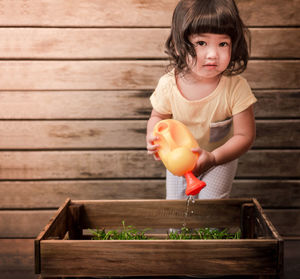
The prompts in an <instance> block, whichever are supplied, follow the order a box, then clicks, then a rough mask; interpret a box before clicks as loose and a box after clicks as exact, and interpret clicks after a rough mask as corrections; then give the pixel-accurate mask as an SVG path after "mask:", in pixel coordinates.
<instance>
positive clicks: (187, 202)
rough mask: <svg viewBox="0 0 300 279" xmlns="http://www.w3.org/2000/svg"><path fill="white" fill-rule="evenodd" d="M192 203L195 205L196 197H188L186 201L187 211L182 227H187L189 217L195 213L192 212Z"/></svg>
mask: <svg viewBox="0 0 300 279" xmlns="http://www.w3.org/2000/svg"><path fill="white" fill-rule="evenodd" d="M190 203H192V204H194V203H195V198H194V196H188V198H187V200H186V210H185V213H184V221H183V224H182V227H186V222H187V217H188V216H189V215H192V214H193V213H194V211H193V210H190Z"/></svg>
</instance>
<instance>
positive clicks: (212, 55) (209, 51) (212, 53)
mask: <svg viewBox="0 0 300 279" xmlns="http://www.w3.org/2000/svg"><path fill="white" fill-rule="evenodd" d="M217 56H218V52H217V49H216V48H215V47H213V46H211V47H208V48H207V53H206V57H207V58H210V59H212V58H216V57H217Z"/></svg>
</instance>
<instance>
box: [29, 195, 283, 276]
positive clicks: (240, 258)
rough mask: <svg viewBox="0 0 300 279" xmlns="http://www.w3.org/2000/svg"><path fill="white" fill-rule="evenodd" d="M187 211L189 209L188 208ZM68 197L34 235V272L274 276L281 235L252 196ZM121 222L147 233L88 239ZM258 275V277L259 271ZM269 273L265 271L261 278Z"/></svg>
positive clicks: (280, 263)
mask: <svg viewBox="0 0 300 279" xmlns="http://www.w3.org/2000/svg"><path fill="white" fill-rule="evenodd" d="M191 211H193V213H191ZM185 212H186V201H184V200H114V201H107V200H95V201H93V200H92V201H85V200H70V199H67V200H66V202H65V203H64V204H63V205H62V206H61V207H60V208H59V210H58V211H57V213H56V215H55V216H54V217H53V218H52V219H51V220H50V222H49V223H48V224H47V225H46V227H45V228H44V230H43V231H42V232H41V233H40V234H39V236H38V237H37V239H36V240H35V260H36V261H35V268H36V273H38V274H41V275H42V277H68V276H76V277H80V276H182V275H220V276H222V275H260V276H270V278H280V276H281V274H282V267H283V240H282V238H281V237H280V236H279V234H278V232H277V231H276V229H275V228H274V226H273V225H272V224H271V222H270V221H269V219H268V218H267V217H266V215H265V214H264V213H263V210H262V208H261V206H260V205H259V203H258V202H257V200H255V199H224V200H196V202H195V203H190V207H189V212H190V214H189V215H188V217H187V218H186V219H185ZM123 220H124V221H125V224H126V225H132V226H135V227H136V228H143V229H144V228H151V229H155V230H156V234H158V238H160V239H155V240H90V239H88V236H85V230H86V229H88V228H92V229H100V228H105V229H116V228H121V227H122V221H123ZM185 221H186V224H187V227H188V228H204V227H209V228H229V229H237V228H240V229H241V231H242V238H243V239H233V240H231V239H226V240H167V239H164V238H163V237H162V234H166V232H167V230H168V229H169V228H181V227H182V225H183V223H184V222H185ZM264 278H265V277H264ZM268 278H269V277H268Z"/></svg>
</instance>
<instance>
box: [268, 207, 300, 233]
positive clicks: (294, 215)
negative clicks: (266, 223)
mask: <svg viewBox="0 0 300 279" xmlns="http://www.w3.org/2000/svg"><path fill="white" fill-rule="evenodd" d="M265 212H266V214H267V216H268V217H269V219H270V220H271V222H272V223H273V225H274V226H275V227H276V229H277V230H278V232H279V234H280V235H282V236H290V237H293V236H299V235H300V233H299V232H300V209H282V210H279V209H266V210H265Z"/></svg>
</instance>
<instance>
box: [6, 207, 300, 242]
mask: <svg viewBox="0 0 300 279" xmlns="http://www.w3.org/2000/svg"><path fill="white" fill-rule="evenodd" d="M166 210H167V209H166ZM264 212H265V213H266V215H267V217H268V218H269V219H270V220H271V222H272V224H273V225H274V226H275V228H276V229H277V231H278V232H279V234H280V235H281V236H283V237H296V236H298V237H299V230H300V217H299V216H300V209H264ZM55 213H56V210H0V221H1V222H0V238H7V237H9V238H35V237H37V235H38V234H39V233H40V232H41V231H42V229H43V228H44V227H45V226H46V224H47V223H48V222H49V220H50V218H51V217H53V216H54V214H55ZM165 214H167V215H168V211H166V212H165ZM174 214H181V213H179V212H177V211H174ZM167 215H166V216H167ZM180 216H181V215H180ZM183 216H184V210H183V212H182V222H183V221H184V217H183ZM122 218H123V219H124V218H125V217H124V216H123V215H120V216H118V217H116V216H115V222H118V224H120V226H121V225H122V220H123V219H122ZM145 218H146V219H147V216H145ZM149 218H150V217H149ZM151 218H153V216H152V217H151ZM208 218H209V217H208ZM178 219H180V218H179V217H178V216H177V220H178ZM194 219H195V218H194ZM128 220H129V219H128ZM195 220H196V219H195ZM195 220H194V221H193V222H192V221H191V224H192V223H193V224H194V222H196V221H195ZM173 221H174V220H173ZM112 222H113V221H112ZM132 222H134V221H133V220H132V219H130V222H129V223H128V225H135V224H134V223H132ZM170 222H171V221H170ZM179 222H180V221H179ZM188 222H190V221H188ZM224 222H225V221H224ZM102 225H103V224H102ZM180 225H181V224H178V226H180ZM99 226H100V225H99ZM135 226H136V225H135ZM147 226H149V225H145V227H147ZM99 228H100V227H99ZM152 228H154V227H152Z"/></svg>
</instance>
